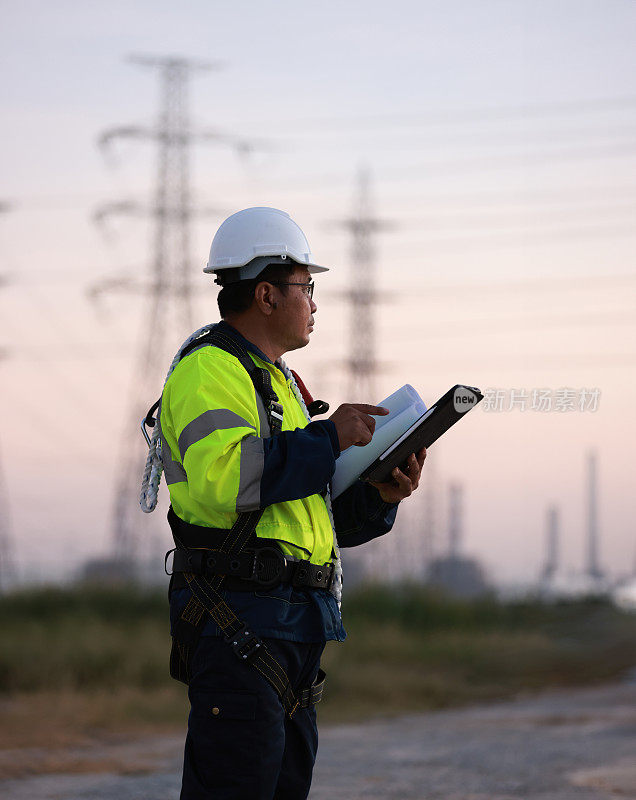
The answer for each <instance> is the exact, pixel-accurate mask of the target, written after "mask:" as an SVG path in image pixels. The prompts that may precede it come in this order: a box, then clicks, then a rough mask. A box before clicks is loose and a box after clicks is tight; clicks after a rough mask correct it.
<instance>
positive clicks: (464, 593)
mask: <svg viewBox="0 0 636 800" xmlns="http://www.w3.org/2000/svg"><path fill="white" fill-rule="evenodd" d="M426 583H427V585H428V586H430V587H431V588H433V589H437V590H438V591H440V592H443V593H444V594H447V595H451V596H452V597H458V598H461V599H466V600H468V599H472V598H474V597H479V596H480V595H484V594H487V593H488V591H489V586H488V582H487V580H486V577H485V575H484V571H483V569H482V568H481V566H480V564H479V562H477V561H475V560H474V559H472V558H465V557H463V556H456V555H452V556H445V557H443V558H436V559H434V560H433V561H432V562H431V564H430V566H429V571H428V577H427V581H426Z"/></svg>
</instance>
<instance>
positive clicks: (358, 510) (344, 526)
mask: <svg viewBox="0 0 636 800" xmlns="http://www.w3.org/2000/svg"><path fill="white" fill-rule="evenodd" d="M332 505H333V519H334V523H335V526H336V534H337V536H338V544H339V545H340V547H356V546H357V545H359V544H364V543H365V542H370V541H371V539H376V538H377V537H378V536H383V535H384V534H385V533H388V532H389V531H390V530H391V528H392V527H393V523H394V522H395V517H396V514H397V508H398V504H397V503H385V502H384V501H383V500H382V498H381V497H380V493H379V492H378V490H377V489H376V488H375V487H374V486H371V484H370V483H366V482H365V481H356V482H355V483H354V484H353V486H350V487H349V488H348V489H347V490H346V491H345V492H343V493H342V494H341V495H340V496H339V497H337V498H336V499H335V500H334V501H333V504H332Z"/></svg>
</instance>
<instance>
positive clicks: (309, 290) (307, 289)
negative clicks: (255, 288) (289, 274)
mask: <svg viewBox="0 0 636 800" xmlns="http://www.w3.org/2000/svg"><path fill="white" fill-rule="evenodd" d="M268 283H271V284H272V285H273V286H302V287H303V291H304V293H305V294H306V295H307V297H308V298H309V299H310V300H311V299H312V297H313V296H314V282H313V281H309V283H285V281H268Z"/></svg>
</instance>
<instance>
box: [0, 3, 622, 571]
mask: <svg viewBox="0 0 636 800" xmlns="http://www.w3.org/2000/svg"><path fill="white" fill-rule="evenodd" d="M0 8H1V10H2V17H3V26H2V31H1V32H0V42H1V45H2V46H1V48H0V59H1V65H2V67H1V70H0V103H1V104H2V112H3V120H4V124H3V126H2V129H1V130H0V141H1V146H0V165H1V170H2V176H3V181H2V189H1V191H0V210H1V211H2V213H0V314H1V320H2V322H1V324H0V355H1V360H0V371H1V375H2V387H3V389H2V393H1V395H0V403H1V408H2V417H1V419H2V423H1V424H0V461H1V465H2V474H3V494H4V497H3V500H2V502H3V505H4V508H5V513H4V518H5V524H6V525H8V526H9V530H10V536H11V541H12V545H13V552H14V558H15V562H16V564H17V568H18V573H19V575H20V576H21V577H23V578H26V577H30V578H38V579H47V578H52V579H57V578H59V577H60V576H62V575H64V574H68V573H69V571H70V570H71V569H74V568H75V567H76V565H77V564H79V563H80V562H81V560H82V559H84V558H86V557H89V556H91V555H96V554H99V553H102V554H103V553H106V552H108V550H109V548H110V546H111V538H110V537H111V529H112V513H111V512H112V506H113V502H114V493H115V486H116V481H117V478H118V477H119V476H120V475H121V472H122V469H124V468H125V466H124V458H125V456H126V455H130V453H137V454H138V456H139V457H141V456H142V455H143V441H142V440H141V436H140V435H138V434H136V433H130V432H128V433H127V431H128V430H129V427H130V424H129V423H127V420H129V418H130V416H131V414H132V409H133V408H134V407H136V405H137V404H138V403H142V404H146V405H148V406H149V405H150V404H151V403H152V402H153V400H154V399H155V395H158V393H159V391H160V389H161V384H162V381H163V375H162V374H159V375H157V377H156V385H153V386H152V387H147V386H144V387H143V389H142V388H140V375H139V372H138V369H139V368H138V363H139V354H140V352H141V347H142V345H143V343H144V342H145V341H146V339H147V338H149V337H151V336H152V337H153V340H155V341H157V342H160V341H161V340H162V339H163V341H164V344H163V345H162V346H161V348H160V349H161V352H160V353H159V356H160V357H159V361H160V362H161V363H165V370H167V367H168V365H169V361H170V360H171V357H172V355H173V353H174V351H176V349H177V347H178V345H179V344H180V343H181V341H182V340H183V339H184V338H185V336H186V335H187V333H189V331H184V330H183V328H179V325H178V324H172V323H171V324H169V325H168V323H166V325H165V329H162V330H161V331H159V330H158V329H156V330H155V331H149V330H148V323H147V300H146V298H145V297H144V294H143V292H142V291H141V289H142V288H143V286H144V285H147V284H148V282H149V281H150V279H151V269H152V263H153V227H152V220H151V219H150V218H149V217H148V215H147V214H145V213H144V211H145V210H147V209H148V208H149V206H150V204H151V203H152V197H153V191H154V187H155V181H156V173H157V147H156V143H155V142H153V141H150V140H147V139H142V138H138V137H137V138H131V137H128V138H123V137H119V138H116V139H114V140H113V141H112V143H111V147H109V148H108V150H107V151H104V150H103V149H100V148H99V147H98V140H99V137H100V135H101V134H103V133H104V132H105V131H109V130H113V129H116V128H120V127H122V126H136V127H144V128H145V129H148V128H151V127H152V126H154V125H156V123H157V119H158V115H159V103H160V75H159V72H158V71H157V70H156V69H153V68H151V67H148V66H140V65H139V64H136V63H133V62H132V61H131V59H130V56H131V55H142V56H143V55H145V56H158V57H165V56H170V55H175V56H180V57H185V58H189V59H194V60H196V61H197V62H206V63H207V64H208V65H209V66H210V68H209V69H205V70H204V69H200V70H197V71H193V73H192V76H191V80H190V81H189V83H188V88H189V92H188V96H187V101H188V103H189V109H190V114H191V120H192V129H193V130H197V131H201V132H206V133H207V134H208V138H207V139H206V140H201V141H200V142H198V143H197V144H196V145H195V146H193V148H192V150H191V162H190V178H191V188H192V202H193V206H194V207H195V208H196V209H197V214H196V216H195V218H194V219H193V223H192V231H191V242H190V254H191V260H192V272H191V274H192V284H193V287H194V291H195V307H194V314H193V327H198V326H199V325H202V324H204V323H206V322H210V321H215V320H216V319H218V312H217V309H216V303H215V295H216V292H215V289H214V286H213V284H212V283H211V281H210V279H209V277H208V276H204V275H203V274H202V273H200V268H201V267H202V266H203V265H204V263H205V261H206V259H207V251H208V249H209V245H210V242H211V239H212V236H213V235H214V232H215V230H216V228H217V227H218V225H219V224H220V222H221V221H222V220H223V218H224V217H225V216H227V215H228V214H230V213H232V212H234V211H236V210H238V209H240V208H244V207H248V206H254V205H271V206H274V207H278V208H283V209H284V210H286V211H288V212H289V213H291V215H292V217H293V218H294V219H295V220H296V221H297V222H298V223H299V224H300V225H301V227H302V228H303V230H304V231H305V233H306V235H307V237H308V239H309V241H310V244H311V247H312V250H313V252H314V255H315V257H316V259H317V260H318V262H319V263H322V264H325V265H328V266H330V267H331V269H330V271H329V272H328V273H325V274H324V275H321V276H319V280H317V287H316V292H315V300H316V302H317V304H318V313H317V316H316V322H317V325H316V330H315V333H314V334H313V337H312V342H311V344H310V345H309V347H307V348H306V349H305V350H303V351H298V352H296V353H293V354H290V355H289V357H288V359H287V361H288V363H289V364H290V365H291V366H292V367H294V368H296V369H297V370H298V372H300V374H301V375H302V376H303V379H304V381H305V383H306V384H307V385H308V386H309V388H310V390H311V391H312V393H313V394H314V396H319V397H323V398H324V399H326V400H328V401H329V402H330V403H331V404H332V407H335V406H337V404H338V403H339V402H344V401H361V402H377V401H379V400H381V399H382V398H384V397H386V396H387V395H388V394H390V393H391V392H392V391H393V390H394V389H395V388H397V387H398V386H401V385H403V384H405V383H410V384H412V385H413V386H414V387H415V388H416V389H417V390H418V391H419V393H420V394H421V396H422V397H423V399H424V400H425V401H426V402H427V403H428V404H429V405H430V404H432V403H433V402H434V401H435V399H437V398H438V397H439V396H441V395H442V394H443V393H444V392H445V391H446V390H447V389H448V388H449V387H450V386H452V385H454V384H455V383H467V384H470V385H476V386H478V387H480V388H481V389H482V390H484V389H488V390H490V391H489V397H492V398H497V400H496V402H495V403H494V405H495V406H497V405H498V404H501V406H502V408H501V409H500V410H496V409H491V410H489V409H488V408H486V407H485V406H486V404H485V403H484V404H482V407H481V408H478V409H476V410H475V411H473V412H471V414H470V415H469V416H468V417H466V419H465V420H463V421H462V422H461V423H460V424H459V425H457V426H456V428H454V429H453V430H452V431H450V432H449V433H448V434H447V435H446V436H445V437H444V439H443V440H440V441H439V442H438V443H436V444H435V445H433V447H432V448H431V449H430V452H429V458H428V460H427V464H426V471H427V477H426V486H427V488H426V491H425V487H422V490H421V491H419V490H418V493H417V495H415V496H413V497H412V498H411V499H409V500H408V501H406V502H405V503H404V504H403V508H401V509H400V513H399V517H398V519H399V522H400V524H399V526H398V528H399V529H398V530H397V531H396V532H395V534H394V535H393V538H392V539H391V540H390V542H389V544H382V547H383V548H387V549H386V552H389V550H390V552H391V554H392V556H391V557H392V558H393V559H394V561H396V563H398V562H399V563H400V564H405V563H407V564H408V563H413V562H414V559H415V560H417V558H419V557H420V556H421V553H422V552H423V548H424V546H425V543H424V541H423V539H422V537H421V536H419V535H418V532H419V530H420V527H421V525H422V520H424V519H427V518H428V517H427V514H429V512H430V508H429V506H430V505H432V506H434V517H435V518H436V520H437V524H436V527H435V538H434V542H433V545H434V550H435V552H436V553H442V552H443V551H444V549H445V547H446V527H447V505H448V503H447V497H448V492H449V485H450V484H451V483H459V484H461V486H462V487H463V543H462V549H463V551H464V552H465V553H466V554H467V555H470V556H474V557H476V558H478V559H479V560H480V561H481V562H482V563H483V565H484V567H485V569H486V570H487V573H488V575H489V576H490V577H491V578H492V579H493V580H495V581H497V582H499V583H510V582H515V581H516V582H527V581H531V580H533V579H534V578H535V577H536V575H537V574H538V572H539V571H540V569H541V565H542V562H543V559H544V557H545V554H544V551H545V528H546V522H545V519H546V513H547V508H548V506H549V505H550V504H556V505H557V506H558V508H559V513H560V524H561V564H562V569H563V570H564V571H570V570H579V569H581V568H582V566H583V563H584V543H585V526H586V517H585V464H586V458H587V454H588V453H589V452H590V451H591V450H594V451H596V452H597V455H598V470H599V528H600V532H601V547H600V557H601V563H602V566H603V567H604V568H605V569H606V570H607V571H608V572H609V573H610V574H611V575H612V576H613V577H619V576H620V575H625V574H627V573H629V572H630V571H632V570H633V569H634V567H635V566H636V537H635V535H634V522H633V520H634V518H635V516H636V500H635V499H634V491H633V477H632V475H633V467H632V463H631V462H632V451H633V445H634V431H635V426H634V422H633V416H632V405H633V403H632V396H633V391H634V388H636V387H635V386H634V383H635V382H634V369H635V367H636V350H635V343H634V332H635V330H634V329H635V323H636V315H635V312H636V308H635V299H636V297H635V292H634V290H635V288H636V268H635V263H634V246H635V243H636V227H635V222H634V220H635V217H634V205H635V201H636V178H635V177H634V176H635V174H636V173H635V170H634V167H635V163H634V162H635V160H636V142H635V133H636V77H635V76H636V69H635V67H636V55H635V52H634V47H633V42H634V40H635V34H636V3H634V2H633V0H606V2H604V3H599V2H597V1H596V0H593V1H592V2H587V1H586V0H551V1H550V2H547V0H527V1H526V0H505V2H495V1H493V0H485V1H484V2H481V3H479V4H476V3H472V2H468V0H449V2H445V3H437V2H428V1H426V0H424V2H417V3H415V2H413V3H411V2H394V3H392V4H390V6H389V5H387V4H383V3H378V2H364V3H362V2H357V0H356V1H355V2H350V3H346V4H342V3H335V2H323V3H320V4H311V5H310V4H301V3H297V2H296V3H291V2H259V3H256V2H234V3H232V4H228V3H213V2H183V3H180V4H179V5H178V7H177V6H176V5H175V4H173V3H167V2H152V3H150V2H145V1H144V0H142V1H140V2H135V3H133V4H131V3H123V2H108V3H106V2H92V3H80V2H63V1H62V2H58V3H56V4H54V5H51V4H50V3H44V2H29V0H26V2H25V1H22V2H15V1H11V2H7V1H6V0H5V1H4V2H2V3H1V4H0ZM211 133H214V134H215V136H216V138H215V139H211V138H210V136H209V134H211ZM238 142H249V143H250V144H251V145H252V147H251V151H250V153H249V154H248V155H246V154H245V152H244V150H243V151H242V150H241V148H239V147H237V146H236V145H237V143H238ZM361 170H366V171H367V173H368V175H369V180H370V195H369V203H370V211H371V213H372V214H373V215H375V217H377V218H378V219H381V220H383V221H384V223H385V225H384V226H383V229H382V230H381V231H380V232H378V233H377V234H376V235H374V236H373V238H372V245H373V254H374V262H373V263H374V265H375V267H374V268H375V278H374V280H375V284H376V290H377V296H378V303H377V305H376V306H375V309H374V312H373V313H374V322H375V331H376V341H375V348H376V355H377V359H378V363H379V365H380V369H379V372H378V374H377V376H376V379H375V386H374V387H373V390H372V391H374V392H375V395H374V396H373V397H370V398H367V397H362V398H360V397H354V396H351V392H350V389H349V383H348V379H347V374H346V370H345V361H346V358H347V353H348V347H349V342H350V338H351V327H352V325H353V324H354V323H353V321H352V320H351V319H350V313H349V308H348V305H347V302H346V290H347V289H348V287H349V286H350V285H351V283H352V282H353V281H355V280H357V278H356V272H355V267H354V263H353V258H352V247H353V244H352V240H351V235H350V233H349V232H348V230H347V227H346V225H345V224H344V223H345V222H346V220H347V219H349V218H351V215H352V214H354V213H355V211H356V208H357V205H356V203H357V202H358V201H357V200H356V197H357V180H358V175H359V174H360V171H361ZM121 202H126V203H128V204H129V207H130V208H134V209H135V213H131V214H119V215H116V216H109V217H108V218H106V219H105V220H103V221H102V223H101V224H97V223H96V221H95V215H96V212H97V211H98V210H99V209H100V208H104V206H105V204H109V203H121ZM121 279H126V280H127V281H128V284H127V289H126V290H124V289H122V288H121ZM104 281H111V285H112V282H113V281H115V282H117V281H119V285H120V289H119V290H112V291H107V292H106V291H104V292H100V293H99V294H97V295H95V292H94V291H93V295H92V296H93V299H92V300H91V299H90V298H91V290H95V289H96V288H97V287H100V286H104ZM165 370H164V369H162V370H161V372H162V373H163V372H165ZM540 389H541V390H543V391H544V396H546V393H547V395H548V396H549V397H550V398H551V402H552V404H553V406H554V405H556V403H557V399H558V398H563V397H566V396H570V397H573V398H575V400H574V402H575V405H576V404H577V403H579V402H581V390H583V389H587V390H594V389H596V390H598V396H597V402H596V405H597V408H596V410H591V409H590V408H589V407H588V408H586V410H584V411H581V410H563V411H558V410H554V408H553V409H552V410H550V411H538V410H532V408H531V404H532V397H533V390H537V391H538V390H540ZM564 389H570V390H572V391H571V392H570V395H567V394H564V393H563V391H562V390H564ZM522 390H525V393H526V400H525V406H526V408H525V410H522V405H523V403H524V400H523V394H519V393H521V392H522ZM513 391H515V392H517V393H518V394H517V395H515V397H516V398H517V401H518V402H515V403H513V404H512V405H513V408H512V409H511V410H509V409H508V407H509V406H510V404H511V403H510V401H511V397H512V395H511V393H512V392H513ZM140 393H141V394H143V395H145V394H147V393H149V394H150V396H141V397H140V396H139V395H140ZM586 397H588V395H585V397H584V398H583V399H584V400H585V398H586ZM490 405H492V404H490ZM588 405H589V404H588ZM561 406H562V407H564V406H563V403H561ZM565 407H567V405H566V406H565ZM122 437H124V438H122ZM162 494H163V500H162V503H164V504H165V495H166V494H167V492H166V490H165V487H164V488H163V491H162ZM6 509H8V512H7V511H6ZM164 511H165V508H163V506H162V510H160V511H157V512H156V514H155V515H153V516H152V517H151V518H150V520H147V519H145V518H144V519H143V521H141V522H140V523H139V531H140V536H141V537H142V538H143V537H145V538H144V541H145V542H146V544H147V543H148V542H149V541H152V542H153V547H156V549H159V548H160V547H161V546H163V543H165V544H166V546H167V545H168V541H169V540H168V536H167V525H166V523H165V519H164V517H163V513H164ZM387 541H389V540H388V539H387ZM376 550H378V551H379V548H376Z"/></svg>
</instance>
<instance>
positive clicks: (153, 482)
mask: <svg viewBox="0 0 636 800" xmlns="http://www.w3.org/2000/svg"><path fill="white" fill-rule="evenodd" d="M213 328H214V324H210V325H204V326H203V327H202V328H199V330H198V331H195V332H194V333H193V334H191V335H190V336H188V338H187V339H186V340H185V342H184V343H183V344H182V345H181V347H180V348H179V349H178V350H177V353H176V355H175V357H174V358H173V359H172V364H170V369H169V370H168V374H167V375H166V379H165V381H164V382H163V389H165V388H166V383H167V382H168V378H169V377H170V376H171V375H172V372H173V370H174V368H175V367H176V366H177V364H178V363H179V360H180V357H181V351H182V350H183V349H184V348H186V347H187V346H188V345H189V344H191V343H192V342H193V341H194V340H195V339H198V338H199V337H200V336H205V335H206V333H209V332H210V331H211V330H212V329H213ZM163 389H162V390H161V393H162V394H163ZM160 431H161V426H160V424H159V412H157V422H156V424H155V427H154V428H153V431H152V437H151V439H150V447H149V448H148V457H147V458H146V468H145V469H144V474H143V477H142V479H141V494H140V495H139V505H140V506H141V510H142V511H143V512H144V513H145V514H150V513H151V512H152V511H154V510H155V508H156V507H157V499H158V496H159V483H160V481H161V473H162V472H163V464H162V462H161V439H160Z"/></svg>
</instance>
